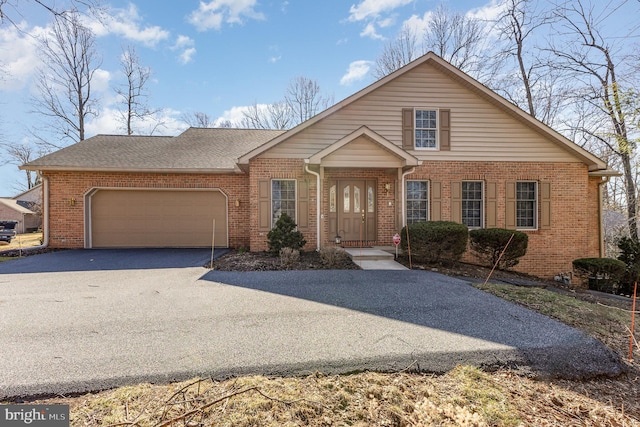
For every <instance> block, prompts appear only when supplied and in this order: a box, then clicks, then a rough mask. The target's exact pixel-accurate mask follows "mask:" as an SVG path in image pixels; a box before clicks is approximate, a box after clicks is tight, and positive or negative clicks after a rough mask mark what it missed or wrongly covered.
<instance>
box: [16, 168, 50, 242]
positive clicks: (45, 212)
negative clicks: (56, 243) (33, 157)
mask: <svg viewBox="0 0 640 427" xmlns="http://www.w3.org/2000/svg"><path fill="white" fill-rule="evenodd" d="M38 176H39V177H40V179H41V180H42V244H41V245H38V246H32V247H30V248H23V249H22V251H23V252H25V251H32V250H36V249H44V248H46V247H47V246H49V178H47V177H46V176H43V175H42V173H40V171H38Z"/></svg>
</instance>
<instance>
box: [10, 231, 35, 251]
mask: <svg viewBox="0 0 640 427" xmlns="http://www.w3.org/2000/svg"><path fill="white" fill-rule="evenodd" d="M41 239H42V232H40V233H26V234H18V235H17V236H16V238H15V239H13V240H12V241H11V243H9V244H7V242H0V251H5V250H11V249H20V248H23V249H24V248H29V247H33V246H39V245H40V244H41V243H40V241H41Z"/></svg>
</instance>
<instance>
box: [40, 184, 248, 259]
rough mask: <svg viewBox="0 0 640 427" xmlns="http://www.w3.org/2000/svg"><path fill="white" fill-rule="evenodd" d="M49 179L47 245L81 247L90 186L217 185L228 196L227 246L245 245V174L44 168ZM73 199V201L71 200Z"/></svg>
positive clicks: (246, 210) (195, 186)
mask: <svg viewBox="0 0 640 427" xmlns="http://www.w3.org/2000/svg"><path fill="white" fill-rule="evenodd" d="M44 176H45V177H46V178H48V179H49V195H50V196H49V218H50V220H49V246H50V247H52V248H82V247H84V195H85V194H86V193H87V192H88V191H89V190H91V189H92V188H98V187H100V188H115V189H118V188H140V189H190V188H192V189H203V188H211V189H214V188H215V189H220V190H221V191H222V192H224V193H225V194H226V195H227V196H228V206H227V209H228V213H229V215H228V218H229V219H228V230H229V245H230V246H231V247H236V248H237V247H242V246H244V247H248V246H249V236H248V235H247V232H246V229H247V222H248V220H249V209H250V205H251V204H250V202H249V191H248V183H249V179H248V177H247V176H246V175H240V174H238V175H216V174H150V173H107V172H104V173H101V172H45V173H44ZM72 200H74V202H72ZM236 200H238V201H239V202H240V206H236V204H235V202H236Z"/></svg>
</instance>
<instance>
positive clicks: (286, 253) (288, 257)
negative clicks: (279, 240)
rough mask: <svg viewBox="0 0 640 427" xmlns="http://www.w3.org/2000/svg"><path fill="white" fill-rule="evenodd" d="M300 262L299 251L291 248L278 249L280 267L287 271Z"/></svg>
mask: <svg viewBox="0 0 640 427" xmlns="http://www.w3.org/2000/svg"><path fill="white" fill-rule="evenodd" d="M299 260H300V251H299V250H297V249H291V248H282V249H280V265H282V266H283V267H284V268H286V269H287V270H288V269H290V268H291V267H293V265H294V264H295V263H296V262H298V261H299Z"/></svg>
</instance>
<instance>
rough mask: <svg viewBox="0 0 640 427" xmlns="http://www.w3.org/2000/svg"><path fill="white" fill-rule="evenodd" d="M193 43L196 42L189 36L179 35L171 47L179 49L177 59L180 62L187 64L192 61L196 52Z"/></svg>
mask: <svg viewBox="0 0 640 427" xmlns="http://www.w3.org/2000/svg"><path fill="white" fill-rule="evenodd" d="M195 44H196V42H195V41H194V40H193V39H192V38H191V37H187V36H183V35H179V36H178V39H177V40H176V43H175V44H174V45H173V46H172V47H171V49H172V50H181V52H180V55H178V60H179V61H180V63H182V64H188V63H190V62H191V61H193V55H195V54H196V48H195Z"/></svg>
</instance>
